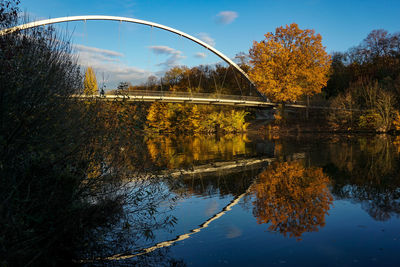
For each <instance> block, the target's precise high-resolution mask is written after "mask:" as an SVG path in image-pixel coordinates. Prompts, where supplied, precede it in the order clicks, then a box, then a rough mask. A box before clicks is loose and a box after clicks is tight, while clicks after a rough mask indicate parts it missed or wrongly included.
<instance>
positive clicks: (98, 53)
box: [75, 45, 152, 89]
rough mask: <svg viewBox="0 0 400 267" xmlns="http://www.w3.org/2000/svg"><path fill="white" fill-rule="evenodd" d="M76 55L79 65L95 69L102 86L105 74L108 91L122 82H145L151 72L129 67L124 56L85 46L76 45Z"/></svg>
mask: <svg viewBox="0 0 400 267" xmlns="http://www.w3.org/2000/svg"><path fill="white" fill-rule="evenodd" d="M75 53H76V54H77V55H78V63H79V64H80V65H81V66H82V67H84V68H87V67H93V69H94V70H95V73H96V75H97V82H98V83H99V85H101V83H102V82H103V81H102V79H103V78H102V76H103V73H104V77H105V83H106V86H107V88H108V89H114V88H116V87H117V85H118V84H119V83H120V82H122V81H128V82H132V83H133V84H136V83H142V82H144V81H145V80H146V79H147V77H148V76H150V75H152V73H151V72H149V71H146V70H143V69H140V68H137V67H134V66H128V65H127V64H125V63H123V62H122V61H121V59H122V58H123V57H124V54H122V53H119V52H116V51H112V50H106V49H100V48H96V47H89V46H84V45H75Z"/></svg>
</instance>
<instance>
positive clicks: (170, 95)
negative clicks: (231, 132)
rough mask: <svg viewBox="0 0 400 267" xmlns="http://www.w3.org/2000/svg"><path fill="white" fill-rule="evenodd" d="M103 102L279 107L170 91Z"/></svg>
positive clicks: (140, 93)
mask: <svg viewBox="0 0 400 267" xmlns="http://www.w3.org/2000/svg"><path fill="white" fill-rule="evenodd" d="M76 97H79V98H93V97H94V96H85V95H80V96H76ZM101 99H103V100H120V101H128V102H165V103H190V104H208V105H226V106H242V107H258V108H272V107H276V106H278V105H279V103H274V102H271V101H269V100H265V99H263V98H261V97H256V96H240V95H223V94H207V93H190V92H171V91H150V90H149V91H139V90H137V91H130V92H128V93H125V94H119V95H109V94H107V95H105V96H104V97H102V98H101ZM286 106H287V107H292V108H306V107H307V106H306V105H303V104H286ZM309 108H317V109H327V108H328V107H323V106H318V107H317V106H310V107H309Z"/></svg>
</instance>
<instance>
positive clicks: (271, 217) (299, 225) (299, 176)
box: [253, 162, 333, 239]
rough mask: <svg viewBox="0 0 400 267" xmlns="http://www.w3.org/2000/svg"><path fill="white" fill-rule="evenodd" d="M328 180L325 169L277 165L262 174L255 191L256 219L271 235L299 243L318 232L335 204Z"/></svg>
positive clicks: (299, 164) (291, 163) (298, 165)
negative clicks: (279, 235)
mask: <svg viewBox="0 0 400 267" xmlns="http://www.w3.org/2000/svg"><path fill="white" fill-rule="evenodd" d="M329 182H330V181H329V177H328V176H326V175H325V174H324V173H323V171H322V168H315V167H311V168H305V167H303V165H302V164H301V163H299V162H277V163H273V164H272V165H270V166H269V167H268V168H267V169H266V170H265V171H264V172H263V173H261V174H260V176H259V178H258V182H257V184H256V185H255V186H254V187H253V193H254V195H255V200H254V202H253V205H254V209H253V215H254V216H255V217H256V218H257V222H258V223H259V224H262V223H268V224H269V227H268V229H269V230H270V231H274V232H278V233H281V234H283V235H284V236H286V235H287V234H289V237H296V238H298V239H300V237H301V235H302V234H303V233H304V232H313V231H318V228H319V227H323V226H324V225H325V215H326V214H327V213H328V210H329V208H330V205H331V204H332V200H333V198H332V195H331V193H330V191H329V188H328V185H329Z"/></svg>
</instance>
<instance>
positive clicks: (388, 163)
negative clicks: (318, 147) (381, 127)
mask: <svg viewBox="0 0 400 267" xmlns="http://www.w3.org/2000/svg"><path fill="white" fill-rule="evenodd" d="M396 141H397V139H395V141H394V142H392V138H391V137H390V136H386V135H381V136H377V137H374V138H367V137H360V138H357V139H356V140H351V142H340V145H339V144H331V145H330V146H329V151H330V154H331V155H330V159H331V160H330V163H329V164H327V165H326V167H325V169H326V171H327V172H328V173H329V174H330V175H331V176H332V177H335V179H334V182H333V187H332V193H333V194H334V195H335V197H336V198H338V199H351V200H352V201H353V202H359V203H361V207H362V208H363V209H364V210H365V211H366V212H368V214H369V215H370V216H371V217H372V218H374V219H375V220H378V221H386V220H388V219H390V218H391V217H392V216H398V215H399V214H400V194H399V188H400V176H399V172H400V168H399V161H398V159H399V155H398V148H397V143H396Z"/></svg>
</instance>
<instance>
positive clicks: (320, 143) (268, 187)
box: [103, 135, 400, 265]
mask: <svg viewBox="0 0 400 267" xmlns="http://www.w3.org/2000/svg"><path fill="white" fill-rule="evenodd" d="M256 140H257V141H252V139H251V138H249V137H248V136H243V135H239V136H225V137H213V136H203V137H201V136H197V137H172V136H166V137H158V138H148V137H147V138H145V143H146V147H147V150H148V153H149V154H148V159H150V160H151V162H152V164H156V165H157V166H159V167H161V168H168V169H169V170H168V171H170V172H175V171H176V170H175V169H176V168H178V169H179V168H182V167H186V168H189V169H190V168H192V169H196V168H200V167H201V166H203V165H202V164H205V165H207V166H208V165H210V166H212V165H215V166H217V165H218V164H221V162H223V161H226V162H228V161H229V162H235V161H237V160H238V158H240V159H242V158H245V159H246V160H248V159H252V158H253V159H259V158H260V157H261V158H263V157H264V158H265V157H266V155H267V156H268V157H269V158H271V160H272V158H274V159H275V162H272V163H270V161H265V162H263V164H259V165H254V166H253V167H251V168H250V167H249V166H248V168H233V169H230V170H229V171H227V170H225V171H218V170H216V171H213V172H205V173H198V174H190V175H182V176H179V177H175V178H173V179H170V180H165V181H162V182H160V185H161V186H160V190H159V192H158V193H157V194H160V193H168V194H170V195H171V196H173V197H174V200H173V201H176V203H177V206H175V209H172V210H170V211H167V210H166V209H160V207H161V206H163V205H166V203H168V202H164V203H161V202H158V203H157V205H158V206H157V207H155V211H154V213H153V214H150V216H149V217H148V218H147V217H146V218H147V219H150V218H167V217H166V216H174V217H175V218H176V220H175V222H174V223H173V224H171V225H170V227H169V228H168V227H163V225H160V224H158V225H157V224H154V228H153V229H152V225H151V223H149V224H147V226H146V227H145V228H146V229H147V231H149V230H150V231H152V232H151V235H150V238H147V239H146V236H145V235H146V231H134V230H135V229H139V228H140V226H141V225H143V224H142V223H143V222H141V221H140V220H141V217H140V216H139V215H140V213H137V214H135V212H132V213H131V216H132V217H131V218H130V219H128V220H127V222H128V223H129V225H130V227H128V228H126V229H124V224H122V223H121V224H119V230H120V231H119V235H120V236H122V237H123V240H125V241H124V242H126V243H118V247H116V248H113V250H112V251H113V252H114V253H111V250H110V251H108V252H109V253H108V254H107V253H103V255H106V256H108V257H109V259H110V260H111V259H113V258H112V257H113V256H115V255H117V256H118V255H119V256H120V258H119V259H120V260H122V261H123V262H124V261H125V260H128V258H129V261H128V263H134V264H139V265H140V264H141V262H140V261H141V260H144V261H149V262H153V263H156V262H157V261H159V262H160V263H161V264H164V263H165V262H169V260H171V261H172V262H176V264H178V265H179V264H184V263H185V262H186V261H188V262H192V257H195V256H193V255H194V254H193V253H192V254H190V253H187V252H188V251H191V249H194V250H195V249H196V248H195V247H193V248H192V247H190V246H195V245H194V244H196V243H195V241H191V240H201V242H202V243H205V244H207V245H206V246H207V247H209V248H208V249H209V250H207V251H208V253H209V254H207V255H211V256H209V257H213V256H212V255H214V254H212V253H214V250H216V249H221V248H217V247H215V246H214V244H216V243H218V244H221V239H224V238H225V239H230V240H240V244H237V246H243V247H246V246H248V245H249V244H252V243H251V242H252V240H249V238H248V237H249V236H252V237H253V239H254V238H255V236H257V235H264V237H265V234H263V233H265V229H268V230H269V231H268V232H273V233H279V234H280V235H281V236H283V237H289V238H282V240H281V241H280V242H282V243H283V244H284V246H288V247H290V248H291V249H293V250H296V249H297V247H296V245H293V243H290V240H299V241H300V240H301V242H310V239H308V240H307V237H309V236H313V240H314V241H315V240H317V241H316V242H315V244H314V243H312V244H311V245H310V243H307V244H308V245H309V246H314V245H315V246H316V244H317V243H318V242H323V240H327V238H328V239H329V238H331V239H332V238H334V237H335V236H341V235H343V232H346V233H347V235H348V236H347V238H348V240H350V241H346V242H353V241H357V238H359V237H358V236H357V235H355V234H354V235H353V233H354V229H352V228H345V227H346V226H343V229H337V228H334V225H332V224H331V225H329V218H330V217H331V215H330V213H332V211H333V210H336V214H349V213H357V212H358V213H359V212H360V211H361V212H364V213H365V212H366V213H367V214H368V215H369V217H368V220H371V219H372V221H380V222H388V221H390V219H398V217H399V214H400V175H399V173H400V166H399V152H398V145H397V143H396V142H393V138H392V137H389V136H378V137H368V136H352V137H348V136H320V137H318V136H312V137H307V136H305V137H299V136H296V137H284V138H282V137H281V138H276V137H275V138H271V139H265V140H260V139H256ZM260 151H261V152H260ZM215 162H217V163H218V164H217V163H215ZM269 163H270V164H269ZM199 166H200V167H199ZM218 166H219V165H218ZM153 184H156V183H154V181H153ZM143 188H144V187H141V189H143ZM150 188H151V187H150ZM157 194H156V195H157ZM135 195H137V193H135ZM148 196H149V197H151V195H148ZM338 200H340V201H345V202H346V203H349V206H348V207H347V209H342V208H343V207H342V206H341V205H338V206H335V201H338ZM167 201H169V200H168V199H167ZM341 203H342V202H341ZM133 207H134V206H130V210H131V211H135V209H134V208H133ZM235 210H236V212H239V213H240V216H239V215H235V216H237V217H235V216H233V217H229V216H230V215H229V214H230V213H232V212H235ZM163 216H164V217H163ZM336 216H338V215H336ZM347 216H348V215H347ZM227 217H229V219H224V218H227ZM360 217H361V216H360ZM142 218H143V217H142ZM249 218H251V219H252V220H250V219H249ZM254 218H256V220H257V223H258V224H259V226H258V225H257V227H258V228H256V227H255V226H254V225H256V224H255V223H254ZM217 220H218V221H217ZM360 220H364V221H365V222H362V223H361V224H364V223H365V224H368V223H370V222H369V221H367V220H366V219H365V218H361V219H360ZM144 221H145V220H144ZM227 221H229V223H231V224H232V225H227ZM149 222H151V220H150V221H149ZM239 222H241V223H243V225H241V226H240V227H239V226H238V224H239ZM251 223H252V224H253V225H251ZM183 224H186V225H183ZM211 224H212V225H213V227H208V226H209V225H211ZM220 224H221V225H223V226H219V225H220ZM218 227H224V228H218ZM374 227H376V226H373V225H371V226H370V228H365V229H367V230H366V231H374V230H375V228H374ZM145 228H143V229H145ZM322 228H323V229H327V228H328V229H330V230H329V231H324V234H322V233H321V232H323V231H319V230H320V229H322ZM213 229H220V230H221V229H231V230H229V232H228V234H226V233H224V234H221V235H215V232H214V235H210V234H209V232H212V231H213ZM232 229H233V230H232ZM249 229H251V230H249ZM363 229H364V228H363ZM396 229H398V228H396ZM221 231H223V230H221ZM249 231H253V232H249ZM117 232H118V231H117ZM133 232H134V233H135V234H132V233H133ZM305 233H309V234H308V235H306V234H305ZM147 234H148V232H147ZM194 234H196V235H195V236H196V238H192V236H193V235H194ZM327 235H328V236H327ZM246 238H247V239H246ZM266 238H269V237H266ZM335 238H336V237H335ZM183 240H185V241H184V242H180V241H183ZM270 240H271V239H270ZM257 242H258V245H260V247H262V246H263V245H265V243H263V242H267V241H266V240H264V241H262V240H258V241H257ZM285 242H287V243H285ZM301 242H294V243H296V244H298V243H301ZM377 242H384V241H382V240H380V239H377ZM179 243H180V244H182V245H177V244H179ZM121 244H123V245H121ZM385 244H386V243H385ZM197 245H198V244H197ZM253 245H255V244H253ZM330 245H331V246H333V247H335V244H330ZM387 246H391V245H390V244H389V245H387ZM335 249H342V248H341V247H337V248H335ZM171 251H172V252H171ZM282 253H284V252H282ZM349 253H351V252H349ZM110 255H113V256H110ZM137 255H141V256H137ZM160 255H162V257H165V259H168V260H167V261H163V260H162V259H160V258H159V256H160ZM124 256H126V258H124ZM153 256H154V257H153ZM231 256H232V257H235V255H231ZM215 257H217V256H215ZM253 257H254V258H256V259H259V260H260V261H262V258H263V255H261V254H257V255H253ZM174 258H176V259H179V260H174ZM180 258H182V259H185V260H180ZM153 260H154V261H153Z"/></svg>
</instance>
